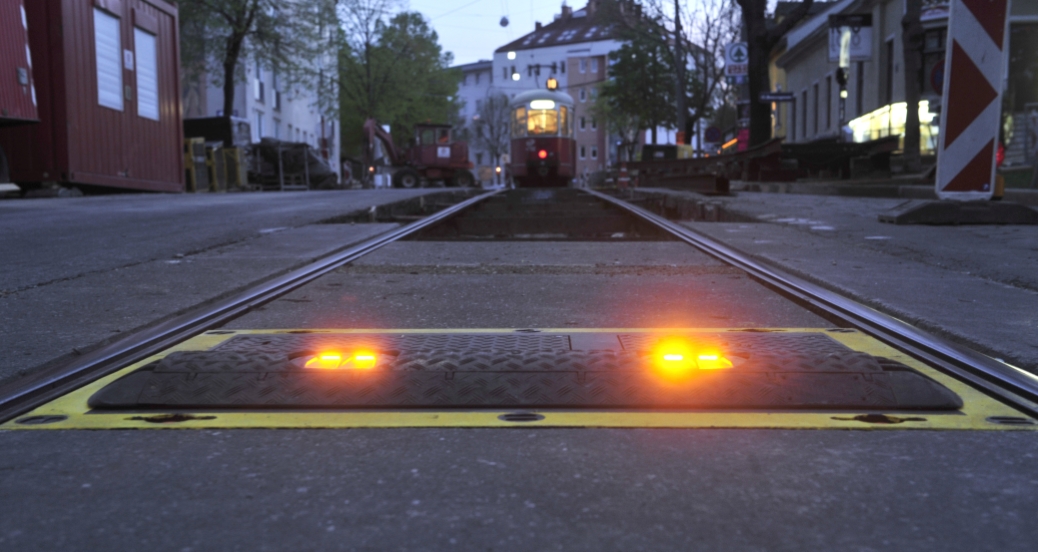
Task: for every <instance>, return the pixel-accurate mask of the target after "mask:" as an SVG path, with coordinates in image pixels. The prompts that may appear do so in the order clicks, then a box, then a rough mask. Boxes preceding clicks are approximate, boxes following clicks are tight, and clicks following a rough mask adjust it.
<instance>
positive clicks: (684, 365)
mask: <svg viewBox="0 0 1038 552" xmlns="http://www.w3.org/2000/svg"><path fill="white" fill-rule="evenodd" d="M652 359H653V362H652V367H653V369H654V370H655V371H656V372H657V373H659V374H660V375H661V376H663V377H665V378H668V379H680V378H685V377H689V376H691V375H693V374H695V373H696V372H697V371H698V370H719V369H723V368H731V367H732V363H731V361H729V360H728V359H727V358H725V357H724V355H723V354H721V353H720V352H718V351H713V350H710V349H707V350H705V351H704V350H699V351H696V350H695V349H694V348H693V347H692V345H690V344H689V343H688V342H687V341H686V340H685V339H682V338H680V337H670V338H665V339H662V340H660V342H659V343H657V344H656V347H655V348H654V349H653V352H652Z"/></svg>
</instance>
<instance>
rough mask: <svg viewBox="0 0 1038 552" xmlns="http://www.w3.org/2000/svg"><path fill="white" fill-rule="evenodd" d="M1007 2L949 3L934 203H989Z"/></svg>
mask: <svg viewBox="0 0 1038 552" xmlns="http://www.w3.org/2000/svg"><path fill="white" fill-rule="evenodd" d="M1008 4H1009V2H1008V0H952V1H951V17H950V19H949V21H948V54H947V55H946V56H945V71H944V75H945V76H944V94H943V96H944V106H943V108H942V109H941V136H940V145H939V146H938V149H937V182H936V191H937V197H939V198H940V199H956V200H960V201H970V200H978V199H981V200H983V199H991V196H992V194H993V193H994V188H995V186H994V182H995V154H996V151H997V149H998V131H999V123H1000V119H1001V114H1002V72H1003V69H1004V67H1003V61H1004V59H1005V58H1004V54H1005V52H1004V48H1005V42H1006V34H1007V33H1006V26H1007V25H1006V23H1007V20H1008V12H1009V10H1008Z"/></svg>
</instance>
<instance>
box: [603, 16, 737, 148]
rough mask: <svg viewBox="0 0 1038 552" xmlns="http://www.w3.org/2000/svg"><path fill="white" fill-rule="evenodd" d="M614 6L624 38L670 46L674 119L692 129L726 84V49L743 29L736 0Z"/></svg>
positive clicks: (706, 115) (709, 111)
mask: <svg viewBox="0 0 1038 552" xmlns="http://www.w3.org/2000/svg"><path fill="white" fill-rule="evenodd" d="M612 9H613V12H612V14H611V15H612V19H613V20H614V21H616V22H618V23H619V24H620V25H622V29H623V30H622V32H621V36H622V38H627V39H628V40H645V41H648V42H652V43H657V44H658V45H659V46H660V47H662V48H664V49H666V51H667V52H669V55H670V57H671V62H670V64H671V67H672V68H673V75H672V78H673V79H674V80H675V84H676V90H675V95H674V96H673V98H672V99H673V102H674V105H673V106H672V108H673V109H674V110H675V117H674V119H673V120H674V122H675V124H676V126H677V129H678V130H680V131H683V132H685V133H686V134H690V133H691V131H692V129H693V128H695V126H696V123H697V122H699V121H700V120H701V119H704V118H709V117H710V116H711V114H712V111H713V108H714V107H715V106H716V105H717V104H718V103H719V101H720V98H721V97H722V96H723V95H724V93H725V92H726V90H727V80H726V78H725V75H724V49H725V46H726V45H727V44H729V43H731V42H734V41H736V39H737V38H738V35H739V25H738V16H739V13H738V11H737V10H736V9H735V5H734V4H733V3H732V0H697V1H696V2H686V3H685V7H684V9H682V8H681V7H680V3H679V2H676V1H675V2H671V1H670V0H644V1H643V2H640V3H635V2H631V1H627V2H624V1H619V2H616V3H615V4H614V5H613V6H612Z"/></svg>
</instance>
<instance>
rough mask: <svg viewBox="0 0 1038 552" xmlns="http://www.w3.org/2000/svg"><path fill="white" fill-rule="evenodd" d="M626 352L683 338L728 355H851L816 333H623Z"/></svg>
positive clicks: (843, 348) (622, 341)
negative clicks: (667, 339) (741, 353)
mask: <svg viewBox="0 0 1038 552" xmlns="http://www.w3.org/2000/svg"><path fill="white" fill-rule="evenodd" d="M619 337H620V343H621V345H623V348H624V350H628V351H639V350H648V349H652V347H653V346H654V345H655V344H656V343H657V342H659V341H660V340H662V339H666V338H668V337H680V338H682V339H685V340H687V341H688V342H689V344H690V345H691V346H693V347H696V346H703V347H710V346H713V347H719V348H720V349H721V350H723V351H728V352H755V353H770V354H774V355H790V354H799V355H804V356H816V355H826V354H831V353H837V354H838V353H847V352H850V351H851V349H849V348H848V347H847V346H846V345H844V344H842V343H840V342H839V341H836V340H835V339H833V338H831V337H829V336H827V335H822V334H817V333H795V332H790V333H785V332H783V333H757V332H746V333H739V332H729V333H677V334H645V333H639V334H620V335H619Z"/></svg>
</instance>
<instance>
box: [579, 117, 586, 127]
mask: <svg viewBox="0 0 1038 552" xmlns="http://www.w3.org/2000/svg"><path fill="white" fill-rule="evenodd" d="M586 128H587V121H586V120H585V119H584V118H583V117H581V118H580V130H585V129H586Z"/></svg>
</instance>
